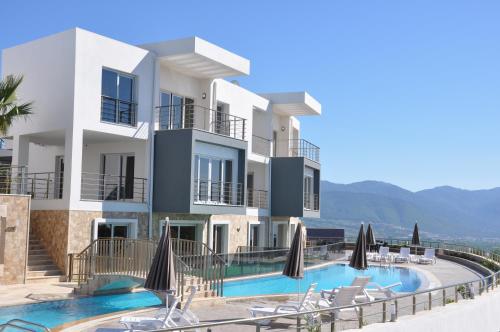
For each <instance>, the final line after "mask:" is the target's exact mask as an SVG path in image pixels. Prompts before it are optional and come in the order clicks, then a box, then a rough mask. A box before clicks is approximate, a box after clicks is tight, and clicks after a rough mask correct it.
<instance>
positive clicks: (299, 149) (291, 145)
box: [288, 139, 319, 163]
mask: <svg viewBox="0 0 500 332" xmlns="http://www.w3.org/2000/svg"><path fill="white" fill-rule="evenodd" d="M288 151H289V155H290V157H304V158H307V159H309V160H312V161H315V162H317V163H319V147H318V146H316V145H314V144H312V143H311V142H309V141H306V140H305V139H291V140H289V141H288Z"/></svg>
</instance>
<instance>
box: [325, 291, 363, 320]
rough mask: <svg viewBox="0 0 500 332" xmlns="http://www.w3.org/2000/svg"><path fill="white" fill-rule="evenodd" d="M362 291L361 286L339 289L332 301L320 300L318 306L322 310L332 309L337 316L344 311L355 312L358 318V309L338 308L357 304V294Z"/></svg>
mask: <svg viewBox="0 0 500 332" xmlns="http://www.w3.org/2000/svg"><path fill="white" fill-rule="evenodd" d="M359 291H360V287H359V286H346V287H341V288H339V290H338V292H337V293H336V294H335V296H333V297H332V298H331V299H319V300H318V301H317V302H316V305H317V306H318V307H320V308H332V310H333V312H334V313H335V314H339V313H341V312H344V311H354V312H355V313H356V316H358V308H357V307H352V308H344V309H336V308H338V307H343V306H348V305H351V304H356V301H355V299H356V294H358V293H359Z"/></svg>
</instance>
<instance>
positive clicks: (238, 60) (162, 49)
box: [139, 37, 250, 78]
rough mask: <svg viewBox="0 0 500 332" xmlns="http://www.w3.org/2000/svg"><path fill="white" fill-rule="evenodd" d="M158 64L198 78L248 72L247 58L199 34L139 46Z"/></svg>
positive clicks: (221, 76)
mask: <svg viewBox="0 0 500 332" xmlns="http://www.w3.org/2000/svg"><path fill="white" fill-rule="evenodd" d="M139 47H142V48H144V49H147V50H150V51H153V52H155V53H156V55H157V57H158V58H159V60H160V63H162V64H165V65H167V66H169V67H172V68H174V69H177V70H179V71H182V72H185V73H187V74H189V75H191V76H193V77H198V78H223V77H229V76H240V75H248V74H250V61H249V60H248V59H245V58H243V57H241V56H239V55H237V54H234V53H231V52H229V51H228V50H225V49H223V48H221V47H219V46H217V45H214V44H212V43H209V42H208V41H206V40H203V39H201V38H198V37H190V38H185V39H178V40H172V41H165V42H159V43H151V44H144V45H140V46H139Z"/></svg>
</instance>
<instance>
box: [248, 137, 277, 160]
mask: <svg viewBox="0 0 500 332" xmlns="http://www.w3.org/2000/svg"><path fill="white" fill-rule="evenodd" d="M272 142H273V140H272V139H269V138H265V137H261V136H258V135H252V152H253V153H257V154H260V155H262V156H265V157H269V156H271V143H272Z"/></svg>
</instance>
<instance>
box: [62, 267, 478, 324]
mask: <svg viewBox="0 0 500 332" xmlns="http://www.w3.org/2000/svg"><path fill="white" fill-rule="evenodd" d="M400 266H408V267H410V268H413V269H416V270H418V271H419V272H420V273H422V274H423V275H424V276H425V277H426V278H427V279H428V280H427V281H428V283H427V284H426V286H427V287H425V288H433V287H438V286H441V284H453V283H459V282H464V281H469V280H473V279H477V278H478V275H477V274H475V273H474V272H472V271H471V270H469V269H467V268H466V267H463V266H461V265H458V264H456V263H453V262H450V261H446V260H441V259H438V260H437V263H436V264H435V265H417V264H401V265H400ZM449 294H450V296H452V293H451V292H450V293H449ZM418 297H419V296H417V302H422V303H421V304H419V305H418V306H417V307H418V311H421V310H423V309H424V307H425V302H426V300H427V297H426V296H425V295H422V296H420V297H421V298H418ZM286 298H287V297H286V296H280V297H279V298H270V297H260V298H252V299H248V298H247V299H230V298H227V299H226V300H225V301H221V300H204V301H201V302H193V304H192V306H191V309H192V311H193V312H194V313H195V314H196V315H197V316H198V318H199V319H200V322H202V323H209V322H217V321H221V320H229V319H243V318H249V317H250V314H249V312H248V308H250V307H252V306H266V307H275V306H276V305H278V304H283V302H284V301H286ZM293 300H296V298H295V297H293ZM410 301H411V299H410V298H408V299H402V300H401V301H400V302H399V308H400V309H399V310H400V312H401V313H404V312H409V311H411V306H410V305H411V303H410ZM381 306H382V305H381V304H373V305H370V306H366V307H365V312H364V315H365V319H364V320H365V321H366V322H368V323H372V322H378V321H380V320H381ZM156 311H157V309H146V310H141V312H137V313H134V315H136V316H152V315H155V314H156ZM124 315H125V314H123V313H122V314H115V315H108V316H106V317H101V318H100V319H98V320H95V319H91V320H88V321H85V322H84V321H82V322H79V324H78V325H75V324H70V325H71V326H70V325H66V326H65V327H63V328H62V329H61V330H63V331H66V332H73V331H84V332H94V331H98V332H118V331H125V330H124V328H123V326H122V325H120V324H119V322H118V320H119V317H120V316H124ZM127 315H131V313H127ZM340 319H341V321H340V322H339V323H338V324H337V330H338V331H340V330H347V329H352V328H356V327H357V324H358V321H357V319H356V316H355V315H354V313H353V312H345V313H342V314H341V315H340ZM322 320H323V323H324V324H323V326H322V330H324V331H327V330H328V331H329V329H330V326H329V324H328V317H323V319H322ZM294 324H295V321H294V320H291V319H279V320H277V321H276V322H274V323H272V324H271V325H270V326H262V327H261V330H262V331H276V332H278V331H289V330H291V329H294V326H295V325H294ZM235 330H237V331H238V332H246V331H255V325H251V324H241V325H238V326H237V327H236V326H235V325H227V326H222V327H216V328H213V329H212V331H227V332H229V331H235Z"/></svg>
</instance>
